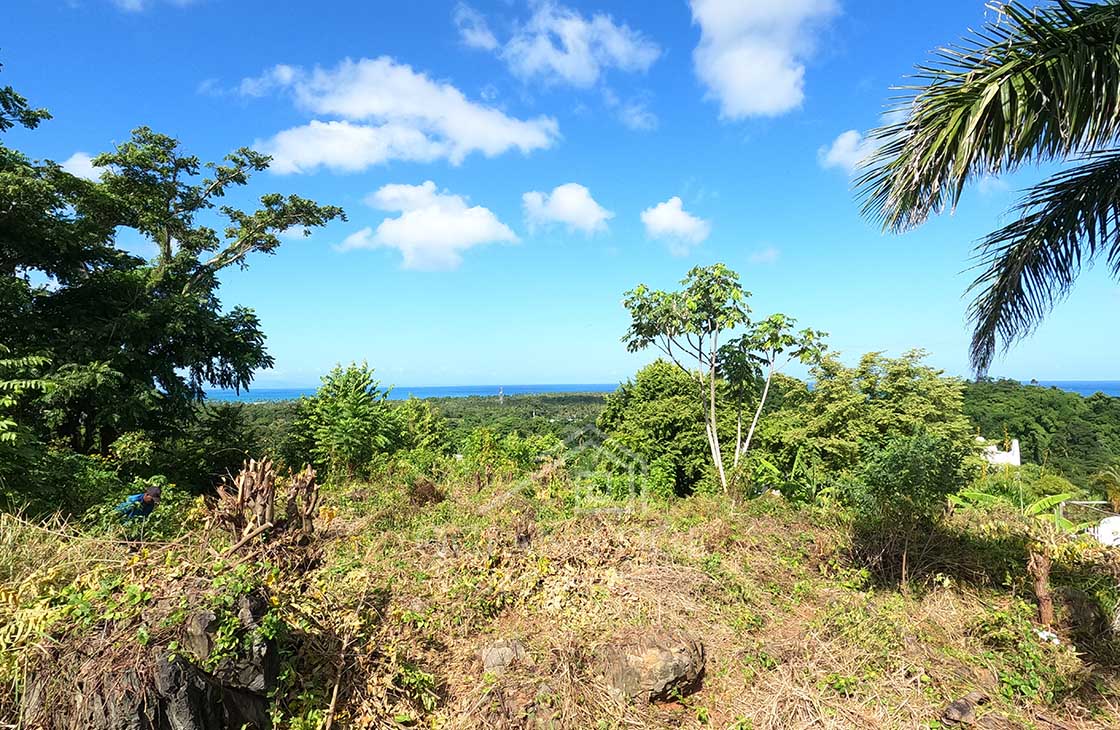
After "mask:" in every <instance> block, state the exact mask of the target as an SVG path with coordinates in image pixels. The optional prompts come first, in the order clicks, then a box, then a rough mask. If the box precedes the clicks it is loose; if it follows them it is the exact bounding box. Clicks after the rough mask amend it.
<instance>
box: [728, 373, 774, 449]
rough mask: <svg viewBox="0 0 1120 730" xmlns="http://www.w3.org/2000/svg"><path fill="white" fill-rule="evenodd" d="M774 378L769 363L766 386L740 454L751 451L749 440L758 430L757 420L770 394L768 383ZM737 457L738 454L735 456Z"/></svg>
mask: <svg viewBox="0 0 1120 730" xmlns="http://www.w3.org/2000/svg"><path fill="white" fill-rule="evenodd" d="M773 378H774V363H773V361H771V362H770V371H769V372H768V373H766V384H765V385H763V386H762V396H761V397H760V398H759V399H758V408H756V409H755V411H754V419H753V420H752V421H751V427H750V430H749V431H747V440H746V442H744V443H743V445H742V447H741V449H740V450H741V452H742V454H744V455H745V454H746V453H747V452H748V451H750V449H751V439H753V438H754V430H755V429H756V428H758V419H759V418H761V417H762V407H763V406H765V405H766V396H767V395H768V394H769V393H770V381H771V380H772V379H773ZM736 456H738V453H737V454H736Z"/></svg>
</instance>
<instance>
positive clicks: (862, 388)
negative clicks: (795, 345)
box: [764, 350, 974, 477]
mask: <svg viewBox="0 0 1120 730" xmlns="http://www.w3.org/2000/svg"><path fill="white" fill-rule="evenodd" d="M924 357H925V353H924V352H923V351H921V350H912V351H910V352H907V353H905V354H904V355H903V356H902V357H900V358H888V357H885V356H884V355H883V354H882V353H878V352H872V353H868V354H866V355H864V356H863V357H862V358H860V362H859V364H858V365H857V366H855V367H853V368H849V367H846V366H845V365H843V364H842V363H841V362H840V361H839V360H837V359H835V358H831V357H829V358H826V359H824V360H823V361H822V362H821V364H820V365H819V366H818V367H816V368H814V369H813V371H812V373H811V376H810V377H811V379H812V380H813V389H812V391H809V390H802V391H795V392H793V393H791V395H790V397H789V398H788V399H787V400H786V402H785V403H784V407H783V409H782V411H781V412H780V413H777V414H775V416H774V424H773V425H774V428H772V429H769V430H768V431H767V433H765V434H764V436H765V444H764V445H765V446H766V447H767V448H768V450H770V451H771V452H773V453H775V454H777V455H778V456H779V461H780V463H781V465H782V467H783V468H788V467H789V466H792V464H793V462H794V459H795V458H798V455H800V457H799V458H800V459H801V461H802V463H803V464H804V465H805V466H804V468H806V469H810V470H811V469H816V468H823V469H824V470H825V471H826V472H828V473H830V474H832V475H833V476H834V477H838V476H840V475H844V474H849V475H850V474H854V473H856V472H857V471H858V469H859V466H860V463H861V461H862V459H863V457H864V456H865V455H867V454H874V453H875V452H876V451H877V450H878V449H881V448H883V447H885V446H886V445H887V443H888V442H890V441H892V440H894V439H897V438H899V437H910V436H916V435H918V434H925V435H927V436H929V437H931V438H935V439H944V440H947V441H948V442H949V443H951V444H952V445H953V447H954V449H972V448H974V439H973V436H972V427H971V426H970V424H969V422H968V419H967V418H966V417H965V415H964V412H963V410H962V396H961V391H962V388H963V384H962V383H961V381H960V380H958V379H956V378H950V377H946V376H945V375H944V373H943V371H940V370H936V369H934V368H932V367H929V366H927V365H924V364H923V362H922V361H923V359H924Z"/></svg>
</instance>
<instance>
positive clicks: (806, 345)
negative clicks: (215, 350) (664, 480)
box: [622, 264, 825, 492]
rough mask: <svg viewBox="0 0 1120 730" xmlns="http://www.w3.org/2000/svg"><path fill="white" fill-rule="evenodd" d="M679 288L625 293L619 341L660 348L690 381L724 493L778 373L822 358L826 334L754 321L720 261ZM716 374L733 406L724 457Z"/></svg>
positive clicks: (736, 476) (733, 484)
mask: <svg viewBox="0 0 1120 730" xmlns="http://www.w3.org/2000/svg"><path fill="white" fill-rule="evenodd" d="M681 285H682V287H683V288H682V289H680V290H678V291H673V292H666V291H656V290H651V289H649V288H648V287H646V286H645V285H639V286H637V287H636V288H634V289H633V290H631V291H629V292H627V293H626V298H625V300H624V302H623V303H624V304H625V306H626V308H627V309H628V310H629V311H630V328H629V329H628V330H627V332H626V335H624V336H623V338H622V341H623V342H624V343H626V349H628V350H630V351H631V352H637V351H639V350H643V349H646V348H647V347H650V346H655V347H657V348H658V349H659V350H661V352H662V353H663V354H664V355H665V356H666V357H667V358H668V359H669V360H670V361H671V362H673V363H674V364H675V365H676V366H677V367H678V368H680V369H681V371H682V372H684V373H685V374H687V375H688V376H689V377H690V378H691V379H692V380H693V381H694V388H695V395H694V397H695V398H697V400H698V401H699V402H700V403H701V405H702V410H701V413H702V414H703V419H704V438H705V440H706V441H707V444H708V449H709V453H710V455H711V459H712V464H713V465H714V466H715V472H716V475H717V477H718V479H719V483H720V485H721V486H722V487H723V489H724V491H725V492H726V491H730V490H731V489H733V488H737V487H738V486H739V483H740V482H741V481H742V476H743V474H742V472H741V471H740V469H739V465H740V461H741V459H742V457H743V456H745V455H746V454H747V452H748V451H749V450H750V447H751V440H752V439H753V437H754V433H755V429H756V428H757V427H758V422H759V419H760V417H761V416H762V413H763V410H764V409H765V406H766V399H767V396H768V394H769V390H770V385H771V383H772V381H773V379H774V377H775V375H777V374H778V373H779V371H780V370H781V368H782V367H784V366H785V365H787V364H789V363H790V362H793V361H800V362H802V363H805V364H809V363H814V362H817V361H819V360H820V358H821V357H822V356H823V353H824V350H825V348H824V345H823V343H822V342H821V339H822V338H823V336H824V333H823V332H817V331H814V330H810V329H805V330H802V331H800V332H795V330H794V326H795V324H796V320H794V319H793V318H791V317H788V316H786V315H784V314H774V315H771V316H769V317H767V318H765V319H763V320H760V321H757V322H754V321H751V319H750V311H751V310H750V307H748V306H747V304H746V300H747V299H748V298H749V297H750V295H751V294H750V292H748V291H745V290H744V289H743V288H742V286H741V285H740V284H739V275H738V274H736V273H735V272H734V271H732V270H731V269H729V268H727V267H726V266H724V265H723V264H715V265H713V266H708V267H699V266H697V267H693V268H692V269H691V270H690V271H689V272H688V275H687V276H686V277H685V278H684V279H683V280H682V281H681ZM737 329H743V330H745V331H744V332H743V333H741V334H740V335H739V336H737V337H735V338H734V339H732V340H731V341H730V342H726V343H725V344H724V345H723V346H722V347H721V346H720V342H721V338H722V337H731V336H732V333H733V332H735V331H736V330H737ZM719 377H722V378H723V380H724V381H725V382H726V383H729V384H730V387H731V389H732V391H733V393H734V397H735V404H736V406H735V419H736V425H735V436H734V439H733V440H732V443H733V450H732V451H731V452H730V454H726V455H725V454H724V444H725V443H726V441H727V438H726V437H722V434H721V421H723V420H725V416H724V409H723V408H721V407H720V403H721V400H723V399H722V398H721V395H722V394H721V391H722V390H723V386H722V385H721V383H720V382H719ZM755 391H757V392H758V396H757V399H756V400H755V402H754V403H753V404H752V405H753V408H754V416H753V418H752V419H751V421H750V424H749V426H746V427H744V423H743V406H744V401H745V399H746V397H747V395H748V394H751V395H753V393H754V392H755ZM725 457H730V458H729V459H725ZM728 461H729V462H730V463H726V462H728Z"/></svg>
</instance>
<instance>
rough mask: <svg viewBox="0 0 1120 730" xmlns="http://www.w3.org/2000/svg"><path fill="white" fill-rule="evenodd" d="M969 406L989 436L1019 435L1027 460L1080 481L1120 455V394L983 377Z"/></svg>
mask: <svg viewBox="0 0 1120 730" xmlns="http://www.w3.org/2000/svg"><path fill="white" fill-rule="evenodd" d="M964 410H965V413H966V414H967V415H968V417H969V419H970V420H971V421H972V423H973V424H974V425H975V426H976V427H977V429H979V432H980V434H981V435H982V436H984V437H985V438H989V439H992V440H1000V439H1003V438H1005V437H1006V438H1017V439H1019V446H1020V448H1021V449H1022V454H1023V460H1024V461H1029V462H1031V463H1034V464H1038V465H1040V466H1045V467H1051V468H1053V469H1055V470H1056V471H1058V472H1061V474H1062V475H1064V476H1065V477H1066V478H1068V479H1069V480H1071V481H1073V482H1074V483H1075V484H1077V485H1079V486H1086V485H1087V483H1088V482H1089V481H1090V480H1091V479H1092V477H1093V475H1094V474H1095V473H1097V472H1098V471H1100V470H1101V469H1103V468H1105V467H1107V466H1109V465H1111V464H1115V463H1116V462H1117V461H1118V460H1120V398H1112V397H1110V396H1107V395H1103V394H1101V393H1097V394H1095V395H1092V396H1089V397H1088V398H1086V397H1084V396H1081V395H1078V394H1077V393H1070V392H1067V391H1064V390H1060V389H1058V388H1054V387H1050V388H1045V387H1042V386H1037V385H1023V384H1022V383H1019V382H1017V381H1015V380H981V381H978V382H974V383H968V384H967V386H966V387H965V391H964Z"/></svg>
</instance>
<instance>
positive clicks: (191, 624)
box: [183, 609, 218, 661]
mask: <svg viewBox="0 0 1120 730" xmlns="http://www.w3.org/2000/svg"><path fill="white" fill-rule="evenodd" d="M183 629H184V636H183V646H184V647H185V648H186V649H187V650H188V651H189V652H190V653H191V655H192V656H193V657H194V658H195V659H197V660H199V661H205V660H206V657H208V656H210V650H211V649H213V648H214V642H213V640H212V637H213V636H214V634H215V633H217V631H218V616H217V614H215V613H214V612H213V611H210V610H209V609H204V610H201V611H196V612H195V613H193V614H191V615H190V616H189V617H188V618H187V621H186V624H185V625H184V627H183Z"/></svg>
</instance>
